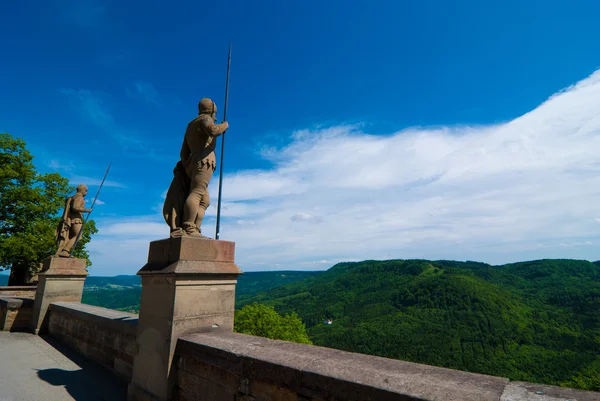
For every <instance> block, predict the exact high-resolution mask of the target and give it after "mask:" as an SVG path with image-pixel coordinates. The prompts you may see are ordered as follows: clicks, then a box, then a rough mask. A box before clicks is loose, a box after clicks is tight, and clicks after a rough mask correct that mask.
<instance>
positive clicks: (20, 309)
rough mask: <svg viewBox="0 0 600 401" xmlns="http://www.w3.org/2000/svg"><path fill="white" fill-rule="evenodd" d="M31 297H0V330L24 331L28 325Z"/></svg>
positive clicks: (31, 309) (31, 303) (31, 304)
mask: <svg viewBox="0 0 600 401" xmlns="http://www.w3.org/2000/svg"><path fill="white" fill-rule="evenodd" d="M32 311H33V299H30V298H17V297H14V298H13V297H6V296H2V297H0V331H24V330H26V329H27V328H28V327H29V321H30V320H31V314H32V313H31V312H32Z"/></svg>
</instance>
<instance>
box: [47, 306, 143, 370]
mask: <svg viewBox="0 0 600 401" xmlns="http://www.w3.org/2000/svg"><path fill="white" fill-rule="evenodd" d="M48 315H49V333H50V335H51V336H52V337H54V338H57V339H58V340H60V341H61V342H64V343H66V344H68V345H69V346H71V347H73V348H75V349H76V350H77V351H79V352H80V353H81V354H83V355H85V356H86V357H88V358H89V359H91V360H93V361H95V362H97V363H99V364H101V365H103V366H105V367H106V368H108V369H110V370H112V371H113V372H115V374H116V375H117V376H119V377H121V378H123V379H126V380H128V381H129V380H131V374H132V369H133V356H134V354H135V350H136V345H135V336H136V331H137V330H136V328H137V323H138V318H137V315H135V314H133V313H126V312H119V311H115V310H111V309H106V308H100V307H97V306H91V305H84V304H80V303H75V302H57V303H53V304H51V305H50V309H49V312H48Z"/></svg>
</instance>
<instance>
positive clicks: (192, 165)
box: [163, 98, 229, 238]
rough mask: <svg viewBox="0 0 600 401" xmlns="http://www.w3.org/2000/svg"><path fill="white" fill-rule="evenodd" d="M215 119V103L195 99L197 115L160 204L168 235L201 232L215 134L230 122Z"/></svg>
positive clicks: (206, 202)
mask: <svg viewBox="0 0 600 401" xmlns="http://www.w3.org/2000/svg"><path fill="white" fill-rule="evenodd" d="M215 121H217V106H216V105H215V102H213V101H212V100H211V99H208V98H204V99H202V100H200V102H199V103H198V117H196V118H194V119H193V120H192V121H190V123H189V124H188V126H187V129H186V131H185V136H184V138H183V143H182V145H181V152H180V155H179V156H180V161H179V162H178V163H177V165H176V166H175V169H174V170H173V180H172V181H171V185H170V186H169V190H168V191H167V197H166V199H165V203H164V205H163V217H164V218H165V221H166V223H167V224H168V225H169V227H170V229H171V237H178V236H182V235H188V236H192V237H200V238H207V237H206V236H204V235H202V231H201V225H202V220H203V219H204V214H205V212H206V209H207V208H208V206H209V205H210V196H209V193H208V184H209V183H210V179H211V178H212V175H213V172H214V171H215V168H216V157H215V152H214V151H215V146H216V139H215V138H216V137H217V136H219V135H221V134H223V133H224V132H225V131H226V130H227V128H229V124H228V123H227V122H226V121H224V122H223V123H221V124H215Z"/></svg>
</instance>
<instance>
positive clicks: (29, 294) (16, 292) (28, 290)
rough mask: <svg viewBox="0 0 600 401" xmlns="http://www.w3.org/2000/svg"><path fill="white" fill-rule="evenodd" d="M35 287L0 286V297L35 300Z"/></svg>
mask: <svg viewBox="0 0 600 401" xmlns="http://www.w3.org/2000/svg"><path fill="white" fill-rule="evenodd" d="M36 288H37V286H35V285H27V286H0V297H18V298H29V299H34V298H35V291H36Z"/></svg>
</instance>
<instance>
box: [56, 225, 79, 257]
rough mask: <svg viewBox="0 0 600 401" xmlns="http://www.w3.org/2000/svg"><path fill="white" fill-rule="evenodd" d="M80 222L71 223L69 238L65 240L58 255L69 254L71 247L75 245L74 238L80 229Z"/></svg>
mask: <svg viewBox="0 0 600 401" xmlns="http://www.w3.org/2000/svg"><path fill="white" fill-rule="evenodd" d="M81 227H82V224H81V223H73V224H72V225H71V231H70V232H69V239H68V240H67V241H66V244H65V246H64V248H63V250H62V251H61V254H60V256H69V254H70V253H71V248H73V245H75V240H76V239H77V236H78V235H79V232H80V231H81Z"/></svg>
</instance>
